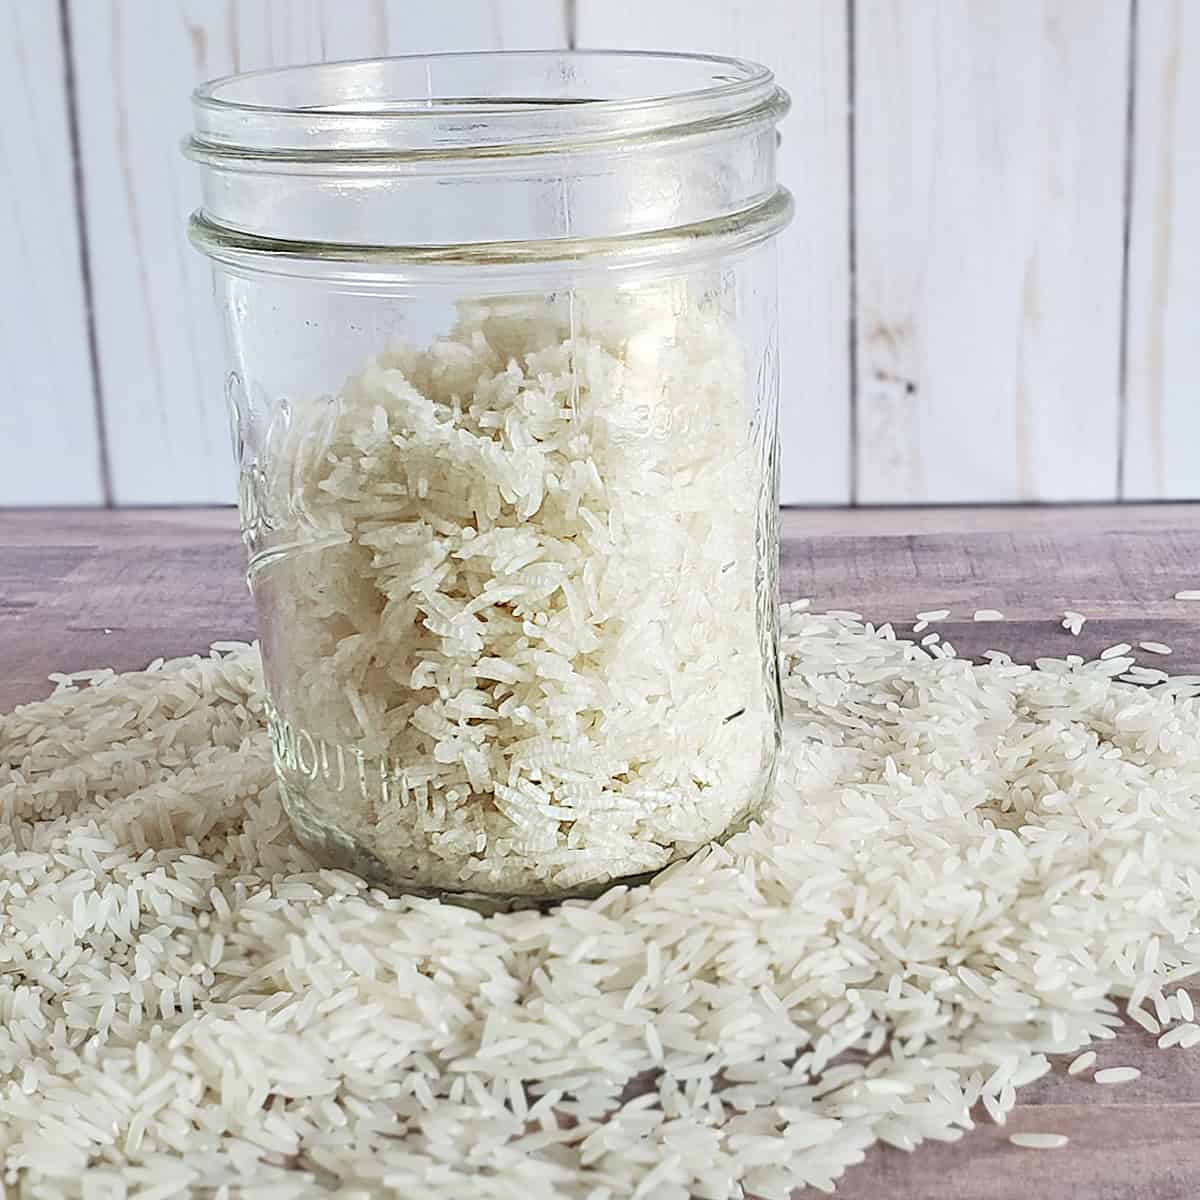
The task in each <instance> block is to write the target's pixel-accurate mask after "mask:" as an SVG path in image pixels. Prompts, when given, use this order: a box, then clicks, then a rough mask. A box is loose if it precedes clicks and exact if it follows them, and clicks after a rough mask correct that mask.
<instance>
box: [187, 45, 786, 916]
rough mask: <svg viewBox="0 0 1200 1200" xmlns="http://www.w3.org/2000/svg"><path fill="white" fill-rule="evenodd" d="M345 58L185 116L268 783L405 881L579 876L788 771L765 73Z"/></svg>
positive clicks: (614, 873) (553, 885)
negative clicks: (266, 742)
mask: <svg viewBox="0 0 1200 1200" xmlns="http://www.w3.org/2000/svg"><path fill="white" fill-rule="evenodd" d="M498 60H499V62H498ZM503 60H508V65H507V67H505V66H504V61H503ZM420 63H425V64H427V65H428V64H432V66H430V67H429V71H428V73H426V72H424V71H421V70H419V69H418V64H420ZM664 64H665V66H664ZM656 65H657V67H658V68H660V69H661V70H662V71H665V73H666V75H668V76H671V78H673V79H674V78H676V76H678V80H679V82H681V83H685V82H687V81H688V80H690V81H691V82H693V83H695V84H697V86H695V87H693V88H691V89H690V92H688V93H687V94H686V95H685V96H684V97H683V98H682V99H681V98H680V96H677V95H671V96H665V97H660V98H658V99H655V98H654V96H653V93H650V92H646V93H645V94H644V95H643V92H644V90H645V88H646V87H648V82H647V81H648V80H650V79H653V78H657V76H656V73H655V71H654V70H653V68H654V67H655V66H656ZM363 68H364V64H334V65H333V67H332V68H322V67H316V68H300V69H295V70H292V71H283V72H268V73H264V74H263V75H262V76H260V77H255V76H249V77H242V78H240V79H234V80H230V81H226V83H224V84H220V83H219V84H216V85H212V86H210V88H209V89H207V90H202V92H201V94H200V97H199V101H198V103H199V106H200V113H201V117H200V119H199V120H198V131H197V137H196V139H194V141H193V143H192V153H193V155H194V156H195V157H197V158H199V159H200V160H201V161H202V162H204V163H205V164H206V168H207V171H206V174H207V176H208V184H207V186H206V203H205V208H204V210H203V211H202V212H201V213H200V214H198V215H197V218H196V219H195V220H194V222H193V236H194V239H195V240H196V241H197V243H198V244H199V245H200V246H201V247H202V248H203V249H204V250H205V251H206V252H208V253H209V254H210V256H211V257H212V258H213V260H214V263H215V276H216V286H217V297H218V303H219V306H220V309H221V312H222V315H223V319H224V327H225V333H226V344H227V347H228V354H229V371H228V376H227V385H228V394H229V400H230V406H231V414H232V418H233V425H234V437H235V445H236V449H237V454H238V458H239V463H240V478H241V492H240V505H241V511H242V520H243V530H244V535H245V539H246V542H247V547H248V550H249V554H250V580H251V585H252V588H253V591H254V595H255V599H256V603H257V606H258V612H259V621H260V632H261V637H262V647H263V659H264V668H265V672H266V680H267V687H268V692H269V695H270V697H271V703H272V716H271V740H272V747H273V751H274V755H275V761H276V766H277V770H278V773H279V778H280V782H281V785H282V790H283V797H284V803H285V806H286V808H287V811H288V813H289V816H290V818H291V820H292V822H293V825H294V826H295V828H296V830H297V832H298V834H299V836H300V837H301V839H302V840H303V841H304V842H305V843H306V844H308V845H309V846H311V847H313V848H314V849H316V850H317V851H318V852H319V854H320V855H321V857H322V858H323V859H324V860H326V861H331V862H336V863H338V864H340V865H346V866H349V867H351V868H353V869H355V870H357V871H359V872H361V873H363V874H364V875H366V876H367V877H369V878H371V879H373V880H376V881H378V882H381V883H383V884H384V885H385V886H388V887H390V888H392V889H394V890H402V891H403V890H407V891H418V892H425V893H432V894H444V895H456V896H460V897H464V898H472V897H473V898H480V899H483V900H485V901H486V902H487V903H489V904H494V905H501V904H505V903H509V902H514V901H515V902H519V903H527V902H538V901H544V900H553V899H557V898H561V897H563V896H566V895H573V894H587V893H590V892H595V891H598V890H601V889H602V888H603V887H605V886H607V885H608V884H610V883H611V882H613V881H616V880H624V879H630V878H637V877H641V876H644V875H646V874H648V873H652V872H654V871H656V870H658V869H660V868H662V867H663V866H665V865H667V864H668V863H670V862H671V861H674V860H675V859H678V858H680V857H683V856H686V855H688V854H690V853H692V852H693V851H694V850H696V849H697V848H698V847H700V846H701V845H703V844H705V843H707V842H709V841H711V840H713V839H719V838H721V837H724V836H725V835H727V834H728V833H729V832H731V831H732V829H734V828H735V827H737V825H738V824H739V823H741V822H743V821H745V820H746V819H747V818H749V817H751V816H752V815H753V813H754V811H755V808H756V805H757V804H758V802H759V801H760V800H761V799H762V797H763V796H764V794H765V792H766V789H767V788H768V787H769V786H770V781H771V776H772V772H773V768H774V759H775V752H776V747H777V743H778V726H779V692H778V674H777V665H776V615H775V613H776V562H777V554H778V544H777V535H776V512H777V491H778V486H777V455H776V435H775V408H776V357H777V356H776V336H777V330H776V325H777V320H776V312H775V290H776V280H775V254H774V247H773V244H772V240H771V239H772V235H773V234H774V232H776V231H777V229H778V228H779V227H781V225H782V224H783V222H784V221H785V220H786V218H787V215H788V201H787V197H786V194H785V193H782V192H780V191H779V190H778V189H777V187H776V186H775V183H774V163H773V153H774V141H775V138H774V121H775V120H776V118H777V117H778V115H779V113H780V111H781V110H782V101H781V100H780V98H779V93H778V91H777V89H775V88H774V85H773V84H772V83H771V82H770V77H769V75H767V74H766V73H765V72H762V71H761V69H760V68H753V67H749V66H746V65H744V64H725V63H724V61H723V60H709V59H689V58H686V57H683V56H641V55H589V54H583V55H572V54H553V55H550V54H547V55H536V54H530V55H524V54H522V55H512V56H510V55H499V56H496V55H468V56H447V57H446V58H435V59H431V60H413V59H400V60H384V61H383V62H382V63H379V64H373V65H372V66H371V69H370V70H365V69H363ZM568 68H571V69H568ZM339 71H341V72H342V73H341V74H339ZM346 72H349V74H346ZM714 74H716V75H728V76H730V78H729V79H726V80H722V79H716V80H714V79H712V76H713V75H714ZM426 75H428V77H430V78H436V79H437V80H439V81H441V85H442V88H443V93H439V95H438V103H436V104H434V105H432V108H431V109H429V108H427V109H425V110H424V112H425V114H426V115H425V116H423V115H422V109H421V108H420V107H419V106H417V102H418V101H419V100H421V99H422V98H421V97H414V96H413V95H411V94H410V93H411V89H412V86H413V80H414V79H415V80H420V79H422V78H426ZM331 80H332V82H331ZM256 81H257V82H256ZM701 83H703V85H704V86H700V84H701ZM485 85H486V87H487V89H488V90H487V91H483V88H484V87H485ZM605 87H606V88H607V92H600V94H599V95H593V94H591V93H595V92H598V91H599V89H601V88H605ZM356 88H357V89H358V90H357V91H356V90H355V89H356ZM372 88H374V89H375V90H374V91H372V90H371V89H372ZM505 88H507V89H508V92H507V93H505V91H504V89H505ZM539 88H540V89H541V92H540V93H539V91H538V89H539ZM622 88H623V89H624V90H625V91H627V92H629V93H631V94H630V95H624V94H619V93H620V91H621V89H622ZM247 89H249V91H247ZM723 89H724V90H723ZM728 90H732V91H734V92H737V93H739V94H737V95H734V96H733V97H730V96H729V95H727V94H726V92H727V91H728ZM476 92H479V94H480V95H482V96H486V97H487V99H486V100H480V99H479V97H478V96H476V95H475V93H476ZM516 93H520V94H516ZM543 93H544V94H543ZM583 93H588V94H586V95H585V94H583ZM614 93H617V94H614ZM306 94H307V95H309V96H310V97H312V98H313V99H312V103H311V104H309V105H308V106H304V107H302V106H300V99H301V98H302V97H303V96H305V95H306ZM506 94H507V99H506V98H505V96H506ZM688 95H690V96H691V99H688ZM253 96H257V97H258V103H257V104H256V103H251V102H250V99H251V97H253ZM606 96H607V97H608V98H605V97H606ZM339 97H340V99H339ZM424 99H426V100H427V99H428V97H425V98H424ZM580 100H587V101H588V102H587V103H579V102H578V101H580ZM222 104H224V105H225V106H226V108H225V109H221V107H220V106H221V105H222ZM689 105H690V106H691V107H689ZM214 109H215V110H216V112H217V116H216V117H213V116H212V110H214ZM646 109H649V110H652V111H650V112H649V113H647V112H646V111H644V110H646ZM297 111H304V112H307V113H308V114H309V115H310V124H309V128H308V131H307V133H305V132H304V131H301V133H300V134H299V135H296V134H295V133H294V130H293V124H292V121H291V118H292V116H293V115H294V113H295V112H297ZM314 111H316V112H317V113H318V114H319V115H318V117H317V118H315V119H313V118H312V113H313V112H314ZM206 121H207V122H209V124H208V126H206V125H205V122H206ZM221 121H225V125H223V126H222V125H221ZM364 121H365V122H366V125H367V126H370V127H371V128H369V129H368V130H367V132H366V133H363V131H362V129H361V128H360V126H362V125H363V123H364ZM339 122H341V123H339ZM213 123H215V124H216V125H217V126H220V128H217V129H214V128H213V127H212V126H213ZM439 123H440V124H441V128H440V129H438V128H432V129H431V126H437V125H438V124H439ZM326 125H329V126H330V127H331V129H332V132H331V131H330V129H326V128H325V126H326ZM464 129H465V130H466V131H465V132H464ZM768 134H769V136H766V135H768ZM293 136H299V137H300V138H301V140H303V139H304V138H306V137H307V138H308V139H309V142H310V143H312V144H308V145H305V146H294V145H289V144H288V142H289V139H290V138H292V137H293ZM363 138H367V139H368V140H369V139H372V138H373V139H374V140H375V142H380V143H386V144H371V145H366V146H364V145H360V144H356V141H361V140H362V139H363ZM500 138H503V139H504V140H503V141H498V140H497V139H500ZM231 139H232V140H233V141H234V142H235V143H236V144H231ZM456 139H459V140H456ZM463 139H465V140H463ZM429 143H432V144H429ZM764 156H765V161H764ZM431 163H434V164H437V167H438V169H437V170H435V171H433V172H432V173H430V172H429V170H428V168H429V167H430V165H431ZM714 163H717V164H720V165H721V167H722V168H723V169H722V170H721V171H719V172H718V174H717V176H716V177H713V176H712V175H711V172H710V168H711V167H712V165H713V164H714ZM700 178H703V179H704V180H705V182H704V184H703V186H702V187H697V188H694V189H692V191H691V192H689V190H688V187H687V185H688V182H689V180H691V181H695V180H697V179H700ZM633 184H636V185H637V187H640V188H641V189H642V192H643V193H644V198H643V199H642V200H638V199H637V195H636V189H635V192H634V193H633V194H631V192H630V187H631V185H633ZM431 189H432V194H439V195H443V196H445V197H446V199H445V201H444V203H443V204H442V205H441V209H440V211H439V212H438V213H437V214H430V213H429V212H422V211H419V209H420V206H421V205H422V204H424V203H427V202H428V201H427V199H426V197H427V196H428V195H429V194H431ZM439 189H440V190H439ZM464 189H465V190H464ZM482 196H490V197H491V198H492V201H493V203H492V205H491V207H490V209H489V211H484V212H480V211H479V210H478V203H479V200H480V198H481V197H482ZM546 196H549V197H551V198H552V199H553V202H552V203H545V204H543V203H541V199H544V198H545V197H546ZM339 197H340V199H339ZM273 214H274V215H273ZM456 214H457V215H456ZM385 215H386V216H387V221H386V222H385V220H384V218H385ZM276 227H279V229H280V232H281V234H282V235H286V236H281V235H280V234H277V233H275V232H273V230H275V229H276ZM389 230H390V232H389ZM383 233H388V236H387V237H386V238H383V237H381V234H383ZM513 234H515V236H506V235H513Z"/></svg>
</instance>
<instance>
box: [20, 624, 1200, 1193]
mask: <svg viewBox="0 0 1200 1200" xmlns="http://www.w3.org/2000/svg"><path fill="white" fill-rule="evenodd" d="M784 633H785V636H784V642H783V646H784V654H785V665H786V672H785V682H784V691H785V707H786V713H785V728H786V744H785V751H784V755H783V762H782V766H781V770H780V778H779V781H778V784H777V788H776V793H775V796H774V800H773V802H772V804H771V805H770V806H769V808H768V809H767V811H766V812H765V813H764V814H763V816H762V820H761V822H760V823H756V824H754V825H752V826H751V827H750V828H749V829H748V830H747V831H746V832H744V833H741V834H739V835H737V836H736V837H735V838H734V839H732V840H731V841H730V842H729V843H727V844H726V845H725V846H723V847H713V848H709V849H706V850H703V851H701V852H700V853H699V854H698V855H697V856H695V857H694V858H692V859H690V860H688V861H686V862H682V863H679V864H677V865H675V866H673V867H671V868H669V869H668V870H667V871H666V872H664V873H663V874H661V875H659V876H658V877H657V878H656V879H655V880H654V882H653V883H652V884H651V885H649V886H644V887H640V888H636V889H632V890H630V889H626V888H624V887H616V888H613V889H611V890H610V891H608V892H607V893H606V894H604V895H603V896H602V897H601V898H599V899H597V900H595V901H591V902H582V901H575V902H571V903H568V904H566V905H564V906H562V907H561V908H559V909H557V910H555V911H553V912H550V913H538V912H520V913H509V914H501V915H498V916H495V917H490V918H488V917H483V916H480V915H479V914H478V913H475V912H473V911H470V910H468V909H464V908H461V907H457V906H450V905H445V904H441V903H438V902H436V901H431V900H421V899H414V898H408V899H389V898H387V897H386V896H384V895H383V894H381V893H380V892H378V891H372V890H368V888H367V887H366V886H365V885H364V884H363V883H362V881H361V880H359V879H358V878H356V877H353V876H351V875H349V874H345V873H341V872H336V871H319V870H316V869H315V868H314V867H313V866H312V864H311V863H310V862H309V861H308V859H307V858H306V856H305V853H304V852H303V851H302V850H301V849H299V848H298V847H297V845H296V844H295V842H294V841H293V837H292V835H291V833H290V831H289V828H288V825H287V823H286V820H285V818H284V814H283V812H282V810H281V807H280V802H279V792H278V789H277V786H276V784H275V782H274V779H273V774H272V770H271V761H270V747H269V740H268V735H267V733H266V730H265V717H266V713H265V702H264V698H263V691H262V684H261V679H260V675H259V665H258V658H257V655H256V653H255V652H254V651H253V650H252V649H251V648H249V647H235V646H225V647H218V648H217V651H216V652H214V653H213V654H212V656H211V657H208V658H205V659H200V658H192V659H184V660H178V661H175V662H171V663H166V664H164V663H161V662H159V663H156V664H153V665H152V667H151V668H150V669H149V670H147V671H146V672H142V673H135V674H127V675H112V674H111V673H106V672H99V673H95V674H94V675H93V676H92V677H90V678H89V677H86V676H85V677H80V676H76V677H73V678H66V677H64V678H62V679H61V680H60V684H59V688H58V690H57V691H56V692H55V694H54V695H53V696H52V697H51V698H49V699H47V700H45V701H41V702H38V703H34V704H30V705H26V706H25V707H23V708H21V709H18V710H17V711H16V712H15V713H13V714H11V715H9V716H6V717H4V718H2V719H0V810H2V818H3V819H2V822H0V839H2V840H0V1081H2V1083H0V1114H2V1115H0V1163H2V1164H3V1171H2V1172H0V1177H2V1178H3V1180H4V1182H5V1186H6V1187H7V1188H8V1189H9V1191H8V1192H7V1194H8V1195H10V1196H12V1195H21V1196H29V1197H80V1198H84V1197H86V1198H88V1200H100V1198H107V1197H126V1196H128V1197H133V1196H137V1197H141V1198H142V1200H154V1198H156V1197H157V1198H160V1200H161V1198H165V1197H167V1196H172V1195H176V1194H180V1193H182V1192H185V1191H188V1190H190V1191H192V1192H206V1194H215V1195H217V1196H221V1197H224V1196H231V1195H234V1194H237V1195H244V1196H261V1197H268V1196H269V1197H310V1196H311V1197H317V1196H327V1195H331V1194H336V1195H337V1196H339V1197H345V1198H350V1197H359V1196H361V1197H368V1196H374V1195H378V1194H379V1193H380V1190H381V1189H386V1188H391V1189H394V1190H395V1192H396V1194H399V1195H404V1196H435V1195H437V1196H472V1197H485V1198H486V1197H509V1198H520V1200H539V1198H545V1200H549V1198H550V1197H555V1198H559V1197H568V1198H575V1197H578V1198H580V1200H584V1198H588V1200H603V1198H605V1197H611V1198H612V1200H617V1198H618V1197H628V1196H631V1195H633V1196H637V1197H654V1200H687V1198H688V1197H689V1196H698V1197H708V1198H713V1200H716V1198H718V1197H720V1198H724V1197H730V1196H736V1195H740V1194H741V1193H740V1192H739V1191H738V1188H739V1185H740V1186H741V1187H743V1188H744V1189H745V1190H746V1191H747V1192H752V1193H753V1194H755V1195H758V1196H762V1197H765V1198H768V1200H771V1198H782V1197H786V1196H788V1195H789V1193H790V1191H791V1189H792V1188H793V1187H795V1186H798V1185H801V1184H805V1183H807V1184H812V1185H815V1186H817V1187H820V1188H825V1189H828V1188H830V1187H831V1186H832V1184H833V1182H834V1180H836V1179H837V1177H838V1176H839V1175H841V1173H842V1172H843V1171H844V1170H845V1169H846V1168H847V1167H848V1166H849V1165H850V1164H852V1163H855V1162H858V1161H859V1160H860V1159H861V1158H862V1156H863V1154H864V1151H865V1150H866V1149H867V1147H869V1146H870V1145H871V1144H872V1143H874V1142H876V1141H883V1142H885V1143H887V1144H890V1145H894V1146H901V1147H913V1146H915V1145H917V1144H918V1143H920V1142H921V1141H923V1140H924V1139H928V1138H934V1139H939V1140H954V1139H956V1138H958V1137H960V1136H961V1135H962V1133H963V1131H964V1130H966V1129H969V1128H971V1125H972V1116H971V1113H972V1110H973V1108H974V1106H975V1105H976V1104H977V1103H979V1102H982V1106H983V1107H984V1108H985V1109H986V1111H987V1112H988V1113H990V1114H991V1115H992V1116H993V1118H995V1119H997V1120H1003V1118H1004V1116H1005V1113H1006V1112H1007V1111H1008V1110H1009V1109H1010V1108H1011V1107H1012V1105H1013V1104H1014V1101H1015V1093H1016V1089H1017V1088H1019V1087H1020V1086H1021V1085H1022V1084H1025V1083H1028V1082H1029V1081H1031V1080H1033V1079H1036V1078H1037V1077H1038V1076H1040V1075H1042V1074H1043V1073H1045V1072H1046V1071H1047V1070H1049V1069H1050V1068H1049V1062H1048V1060H1047V1058H1046V1055H1047V1054H1050V1053H1065V1052H1071V1051H1074V1050H1076V1049H1078V1048H1079V1047H1082V1046H1084V1045H1086V1044H1087V1043H1089V1042H1091V1041H1093V1040H1095V1039H1106V1038H1111V1037H1112V1036H1113V1030H1114V1028H1116V1027H1117V1026H1119V1025H1120V1024H1121V1020H1122V1018H1121V1016H1120V1015H1119V1009H1118V1000H1119V1002H1120V1004H1121V1005H1123V1006H1125V1007H1128V1008H1130V1009H1131V1011H1132V1013H1133V1015H1134V1017H1135V1019H1136V1020H1138V1022H1139V1023H1140V1024H1143V1025H1146V1026H1147V1027H1149V1028H1152V1029H1155V1030H1157V1029H1159V1027H1160V1026H1161V1025H1166V1024H1170V1025H1171V1026H1172V1027H1171V1028H1170V1029H1168V1030H1167V1031H1166V1033H1164V1035H1163V1040H1164V1042H1165V1043H1167V1044H1170V1043H1172V1042H1174V1043H1178V1044H1182V1045H1188V1044H1192V1043H1193V1042H1194V1041H1195V1040H1196V1039H1197V1038H1200V1028H1198V1027H1197V1026H1196V1025H1195V1024H1194V1023H1193V1020H1192V1018H1193V1016H1194V1013H1193V1009H1192V1004H1191V1001H1190V1000H1189V999H1188V998H1187V996H1186V993H1183V992H1179V991H1177V990H1174V989H1173V985H1175V984H1176V983H1177V982H1178V981H1180V980H1183V979H1184V978H1185V977H1187V976H1189V975H1190V974H1192V973H1193V972H1194V971H1195V970H1196V969H1197V959H1198V956H1200V936H1198V934H1197V922H1198V919H1200V720H1198V717H1200V707H1198V702H1197V700H1195V699H1194V698H1191V696H1190V694H1189V693H1192V692H1194V691H1195V690H1196V689H1195V687H1190V688H1186V689H1182V688H1179V687H1175V688H1174V689H1173V690H1172V688H1171V685H1169V684H1167V685H1160V688H1159V689H1143V688H1139V687H1135V686H1132V685H1130V684H1126V683H1122V682H1119V681H1117V680H1116V679H1114V675H1116V674H1117V673H1120V672H1123V671H1125V670H1126V669H1127V668H1128V667H1129V665H1130V663H1131V661H1132V660H1131V659H1130V658H1128V657H1121V656H1115V657H1111V658H1108V659H1104V660H1097V661H1095V662H1091V663H1082V662H1081V661H1080V660H1078V659H1072V660H1070V661H1058V660H1050V659H1046V660H1041V661H1040V664H1039V669H1031V668H1029V667H1026V666H1019V665H1014V664H1012V663H1011V662H1009V661H1008V660H1007V659H1006V657H1005V656H1003V655H993V656H992V661H991V662H990V663H989V664H988V665H985V666H972V665H971V664H969V663H967V662H963V661H959V660H956V659H954V658H951V657H946V656H945V654H946V652H945V651H944V650H943V649H942V648H941V647H936V646H935V647H933V649H934V650H935V651H937V653H936V654H934V653H930V652H927V651H925V650H923V649H921V648H920V647H919V646H916V645H914V644H912V643H910V642H906V641H902V640H898V639H897V638H896V637H895V635H894V634H893V632H892V630H891V629H890V628H888V627H886V626H885V627H883V628H881V629H874V628H872V627H871V626H870V625H864V624H862V623H861V622H859V621H857V620H855V619H854V618H853V617H852V616H850V615H844V616H814V615H808V614H806V613H805V612H803V611H802V610H800V609H798V608H788V609H785V612H784ZM1143 1005H1148V1006H1151V1007H1152V1008H1153V1010H1154V1011H1153V1014H1152V1013H1151V1012H1150V1011H1147V1010H1146V1009H1145V1008H1143ZM1090 1062H1091V1060H1090V1059H1088V1058H1086V1057H1085V1058H1083V1059H1081V1060H1079V1063H1078V1066H1077V1068H1076V1069H1082V1068H1084V1067H1087V1066H1088V1065H1089V1064H1090ZM1129 1076H1130V1073H1129V1072H1121V1071H1116V1072H1115V1073H1104V1078H1103V1079H1102V1081H1103V1082H1113V1083H1116V1082H1118V1081H1119V1080H1121V1079H1126V1078H1128V1077H1129ZM1054 1132H1055V1131H1053V1130H1047V1131H1045V1133H1044V1134H1043V1135H1041V1136H1039V1137H1031V1136H1024V1135H1023V1136H1022V1138H1021V1139H1020V1141H1019V1144H1021V1145H1027V1146H1031V1147H1038V1146H1042V1147H1053V1146H1056V1145H1059V1144H1061V1141H1062V1139H1061V1137H1055V1136H1054Z"/></svg>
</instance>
